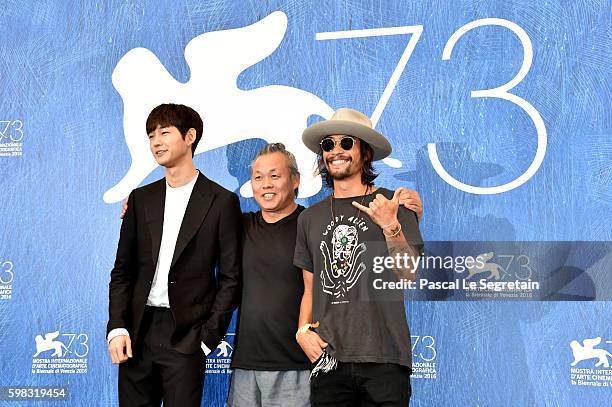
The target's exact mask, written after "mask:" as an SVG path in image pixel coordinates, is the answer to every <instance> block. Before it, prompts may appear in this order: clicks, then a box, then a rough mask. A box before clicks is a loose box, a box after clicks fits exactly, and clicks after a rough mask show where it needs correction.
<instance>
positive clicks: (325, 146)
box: [319, 136, 355, 153]
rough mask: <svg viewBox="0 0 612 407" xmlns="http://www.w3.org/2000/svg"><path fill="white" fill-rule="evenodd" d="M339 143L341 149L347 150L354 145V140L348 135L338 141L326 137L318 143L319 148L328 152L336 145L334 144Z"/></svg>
mask: <svg viewBox="0 0 612 407" xmlns="http://www.w3.org/2000/svg"><path fill="white" fill-rule="evenodd" d="M338 143H340V147H342V149H343V150H345V151H349V150H350V149H352V148H353V146H354V145H355V140H354V139H353V138H352V137H350V136H344V137H342V139H341V140H340V141H336V140H334V139H333V138H331V137H326V138H324V139H323V140H321V142H320V143H319V144H320V145H321V150H323V151H325V152H326V153H329V152H330V151H332V150H333V149H334V147H336V144H338Z"/></svg>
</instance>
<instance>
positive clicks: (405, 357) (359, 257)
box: [293, 188, 423, 367]
mask: <svg viewBox="0 0 612 407" xmlns="http://www.w3.org/2000/svg"><path fill="white" fill-rule="evenodd" d="M377 194H383V195H384V196H385V197H386V198H387V199H391V198H392V197H393V191H390V190H388V189H385V188H379V189H378V190H376V191H375V192H373V193H371V194H369V195H366V196H365V197H361V196H359V197H352V198H336V199H334V200H333V213H334V219H332V208H331V198H327V199H324V200H323V201H321V202H319V203H317V204H316V205H313V206H311V207H310V208H308V209H306V210H305V211H304V212H302V214H301V215H300V217H299V219H298V229H297V239H296V246H295V255H294V259H293V261H294V264H295V265H296V266H297V267H300V268H302V269H304V270H307V271H311V272H313V273H314V276H313V306H312V308H313V321H319V323H320V326H319V328H317V330H316V331H317V333H318V334H319V335H320V336H321V338H322V339H323V340H324V341H326V342H327V343H328V344H329V346H328V348H327V349H328V351H329V353H330V354H331V355H332V356H333V357H335V358H336V359H337V360H339V361H341V362H372V363H396V364H401V365H405V366H408V367H411V365H412V362H411V361H412V359H411V354H412V352H411V347H410V332H409V330H408V324H407V321H406V312H405V308H404V297H403V292H402V291H401V290H397V289H394V290H380V289H376V288H375V280H383V281H388V282H391V281H397V278H396V277H395V275H394V274H393V271H392V270H391V269H386V268H384V267H380V264H381V263H380V259H382V258H386V257H387V256H389V252H388V249H387V245H386V242H385V237H384V235H383V233H382V229H381V228H380V227H379V226H377V225H376V224H375V223H374V222H373V221H372V220H371V219H370V217H369V216H368V215H367V214H366V213H363V212H358V211H357V209H356V208H355V207H354V206H353V205H352V202H353V201H355V202H359V203H361V201H362V200H363V202H364V206H367V205H368V204H369V203H370V202H371V201H372V200H373V199H374V198H375V197H376V195H377ZM398 220H399V222H400V224H401V226H402V232H403V233H404V236H405V238H406V240H407V242H408V243H410V244H412V245H414V246H415V248H416V251H417V252H418V253H421V252H422V248H423V241H422V239H421V234H420V232H419V228H418V223H417V218H416V214H415V213H414V212H412V211H410V210H408V209H405V208H404V207H402V206H400V208H399V210H398ZM376 265H378V266H379V267H375V266H376ZM383 268H384V270H381V269H383Z"/></svg>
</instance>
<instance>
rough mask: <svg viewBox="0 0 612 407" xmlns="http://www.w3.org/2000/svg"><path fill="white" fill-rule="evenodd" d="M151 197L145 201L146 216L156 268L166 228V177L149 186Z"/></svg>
mask: <svg viewBox="0 0 612 407" xmlns="http://www.w3.org/2000/svg"><path fill="white" fill-rule="evenodd" d="M149 193H150V195H149V199H147V200H146V201H145V203H144V208H145V218H146V222H147V225H148V226H149V232H150V233H151V256H152V257H153V264H154V269H155V267H157V259H158V258H159V247H160V245H161V238H162V231H163V229H164V205H165V203H166V179H165V178H164V179H161V180H159V181H157V182H155V183H153V184H151V185H150V187H149Z"/></svg>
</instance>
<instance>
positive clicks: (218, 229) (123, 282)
mask: <svg viewBox="0 0 612 407" xmlns="http://www.w3.org/2000/svg"><path fill="white" fill-rule="evenodd" d="M202 129H203V124H202V119H201V118H200V116H199V115H198V113H197V112H195V111H194V110H193V109H191V108H189V107H187V106H183V105H175V104H164V105H160V106H158V107H156V108H155V109H153V111H151V113H150V114H149V117H148V119H147V122H146V131H147V134H148V137H149V145H150V148H151V152H152V154H153V156H154V158H155V160H156V161H157V163H158V164H159V165H162V166H163V167H164V168H165V178H164V179H161V180H159V181H156V182H154V183H152V184H149V185H145V186H143V187H140V188H137V189H135V190H134V191H132V193H131V194H130V196H129V198H128V209H127V212H126V213H125V216H124V218H123V223H122V225H121V235H120V238H119V245H118V249H117V256H116V260H115V265H114V268H113V270H112V272H111V281H110V286H109V299H110V301H109V321H108V326H107V334H108V336H107V340H108V347H109V352H110V355H111V359H112V362H113V363H116V364H120V365H119V402H120V405H122V406H132V405H147V406H153V405H155V406H159V405H160V404H161V401H162V400H163V403H164V406H169V407H172V406H200V403H201V399H202V389H203V383H204V367H205V363H204V359H205V354H208V353H209V352H210V351H211V350H214V349H215V348H216V347H217V344H218V343H219V342H220V340H221V339H222V337H223V335H224V334H225V331H226V329H227V326H228V324H229V322H230V320H231V317H232V311H233V310H234V308H235V307H236V305H237V302H238V297H239V293H240V278H241V233H242V229H241V213H240V205H239V201H238V198H237V197H236V195H235V194H233V193H231V192H229V191H227V190H226V189H224V188H223V187H221V186H219V185H218V184H216V183H214V182H212V181H210V180H209V179H208V178H206V177H205V176H204V175H202V174H201V173H199V171H198V170H197V169H196V168H195V166H194V163H193V154H194V152H195V149H196V146H197V144H198V141H199V140H200V138H201V137H202ZM216 265H218V275H217V276H215V266H216Z"/></svg>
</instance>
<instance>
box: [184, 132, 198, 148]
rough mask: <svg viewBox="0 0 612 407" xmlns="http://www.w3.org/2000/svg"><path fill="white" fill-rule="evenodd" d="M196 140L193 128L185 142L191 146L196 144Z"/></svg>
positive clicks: (186, 136)
mask: <svg viewBox="0 0 612 407" xmlns="http://www.w3.org/2000/svg"><path fill="white" fill-rule="evenodd" d="M195 139H196V131H195V129H194V128H191V129H189V130H187V134H186V135H185V141H186V142H187V145H188V146H191V145H192V144H193V143H195Z"/></svg>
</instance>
